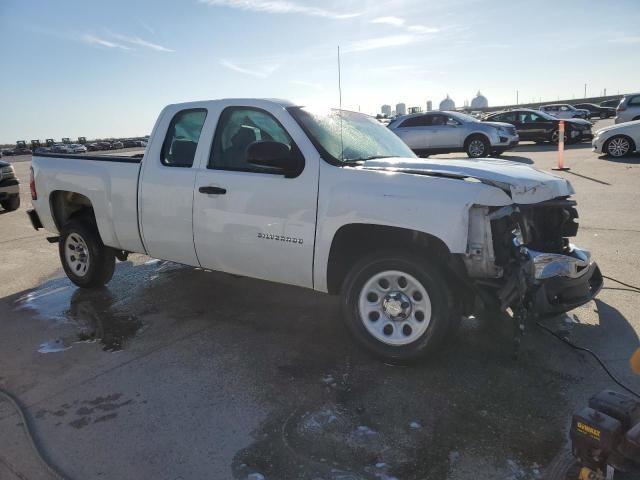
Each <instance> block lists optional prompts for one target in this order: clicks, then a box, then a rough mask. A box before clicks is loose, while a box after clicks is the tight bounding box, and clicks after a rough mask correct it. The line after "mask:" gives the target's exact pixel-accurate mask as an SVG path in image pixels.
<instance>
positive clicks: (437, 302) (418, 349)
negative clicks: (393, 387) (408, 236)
mask: <svg viewBox="0 0 640 480" xmlns="http://www.w3.org/2000/svg"><path fill="white" fill-rule="evenodd" d="M390 270H395V271H400V272H403V273H404V274H405V275H407V276H410V277H413V278H414V279H415V280H417V281H418V282H419V284H420V286H421V287H422V288H423V289H424V290H425V291H426V293H427V295H428V300H429V301H430V307H431V316H430V318H429V319H426V318H424V316H423V320H422V321H427V322H428V323H427V326H426V329H425V331H424V332H422V333H421V334H419V336H416V338H415V340H412V341H411V343H408V344H403V345H389V344H388V343H384V342H383V341H381V340H379V339H378V338H376V337H375V336H374V335H373V334H372V333H370V332H369V330H367V327H365V322H369V321H372V320H370V319H369V318H367V319H363V318H361V315H360V306H359V302H360V299H361V294H362V295H364V294H365V292H363V288H364V287H365V285H366V284H367V282H369V281H370V279H372V278H373V277H374V276H376V275H377V274H380V273H381V272H386V271H390ZM388 288H389V289H390V290H389V293H388V294H387V296H385V297H382V296H381V298H380V299H379V302H380V304H382V303H383V302H384V301H385V300H386V298H387V297H388V295H393V294H394V292H395V290H393V287H391V286H389V287H388ZM413 295H415V294H413ZM413 295H412V296H413ZM365 298H366V297H365ZM411 301H412V302H413V300H411ZM341 305H342V313H343V318H344V321H345V322H346V324H347V327H348V328H349V331H350V332H351V334H352V336H353V337H354V338H355V340H356V341H357V343H359V344H360V345H361V346H362V347H364V348H365V349H366V350H367V351H368V352H370V353H372V354H373V355H375V356H376V357H378V358H381V359H383V360H385V361H390V362H393V363H409V362H412V361H415V360H418V359H422V358H425V357H427V356H428V355H430V354H432V353H434V352H435V351H437V350H438V348H439V347H440V346H441V345H442V344H443V343H444V339H445V337H447V336H449V335H452V334H454V333H455V330H456V329H457V327H458V323H457V322H456V320H458V321H459V318H454V317H453V316H454V315H459V311H458V309H454V308H452V306H451V293H450V291H449V288H448V286H447V283H446V280H445V276H444V275H443V274H442V273H441V271H440V269H439V267H437V266H436V264H435V263H434V262H433V261H430V260H428V259H426V258H423V257H420V256H416V255H409V254H399V253H395V252H391V251H378V252H374V253H372V254H370V255H367V256H366V257H364V258H362V259H361V260H360V261H359V262H357V263H356V264H355V265H354V266H353V268H351V270H350V271H349V273H348V274H347V277H346V278H345V280H344V283H343V285H342V291H341ZM418 313H419V312H418V310H417V309H416V310H415V312H414V311H412V313H411V315H414V318H419V317H418ZM374 321H379V322H385V327H384V328H385V329H386V327H387V325H389V324H390V325H392V328H393V329H396V328H397V329H400V328H402V330H398V332H400V333H402V334H404V328H405V326H402V327H401V325H402V321H398V322H395V321H394V320H392V319H391V318H390V317H388V316H386V314H384V313H383V314H382V317H381V318H380V317H379V318H378V319H377V320H374ZM405 325H406V323H405ZM382 331H384V329H383V330H382ZM385 334H386V333H385ZM380 335H382V334H380Z"/></svg>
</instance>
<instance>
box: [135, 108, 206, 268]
mask: <svg viewBox="0 0 640 480" xmlns="http://www.w3.org/2000/svg"><path fill="white" fill-rule="evenodd" d="M164 117H166V121H167V122H168V125H167V124H164V125H162V124H159V125H158V126H157V127H156V131H154V135H153V136H154V138H155V137H157V136H159V137H162V136H163V132H165V133H164V141H163V142H162V143H160V142H154V143H152V146H151V148H150V149H149V150H148V151H147V152H146V153H145V157H144V161H143V162H142V171H141V173H140V180H139V182H138V211H139V228H140V233H141V236H142V240H143V242H144V245H145V248H146V250H147V253H148V254H149V255H151V256H152V257H155V258H161V259H163V260H172V261H174V262H178V263H183V264H185V265H193V266H197V265H198V259H197V258H196V253H195V248H194V245H193V221H192V209H193V185H194V183H195V178H196V170H195V168H194V161H195V159H196V158H197V155H200V154H206V150H207V149H206V146H205V147H203V145H202V144H201V143H200V134H201V132H202V128H203V126H204V123H205V120H206V118H207V110H206V109H204V108H194V109H187V110H180V111H177V112H175V113H174V114H173V115H164ZM131 228H135V226H133V225H132V227H131Z"/></svg>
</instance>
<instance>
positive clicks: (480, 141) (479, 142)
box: [465, 135, 491, 158]
mask: <svg viewBox="0 0 640 480" xmlns="http://www.w3.org/2000/svg"><path fill="white" fill-rule="evenodd" d="M490 151H491V144H490V143H489V140H487V139H486V138H485V137H482V136H479V135H477V136H475V137H471V138H470V139H468V140H467V142H466V144H465V152H466V153H467V155H468V156H469V157H470V158H480V157H486V156H487V155H488V154H489V152H490Z"/></svg>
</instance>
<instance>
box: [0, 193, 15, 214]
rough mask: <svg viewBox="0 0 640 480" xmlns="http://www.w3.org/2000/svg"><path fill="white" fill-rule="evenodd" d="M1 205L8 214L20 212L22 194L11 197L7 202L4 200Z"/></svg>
mask: <svg viewBox="0 0 640 480" xmlns="http://www.w3.org/2000/svg"><path fill="white" fill-rule="evenodd" d="M0 205H2V208H4V209H5V210H6V211H8V212H13V211H14V210H18V209H19V208H20V194H16V195H11V196H10V197H9V198H7V199H6V200H2V202H0Z"/></svg>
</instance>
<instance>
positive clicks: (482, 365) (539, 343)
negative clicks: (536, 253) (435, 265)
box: [0, 261, 638, 480]
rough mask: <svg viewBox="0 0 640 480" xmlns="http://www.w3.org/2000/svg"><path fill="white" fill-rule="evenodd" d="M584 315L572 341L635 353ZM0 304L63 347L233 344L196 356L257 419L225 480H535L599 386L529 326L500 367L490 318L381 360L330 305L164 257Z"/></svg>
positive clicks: (579, 363)
mask: <svg viewBox="0 0 640 480" xmlns="http://www.w3.org/2000/svg"><path fill="white" fill-rule="evenodd" d="M595 305H596V308H597V311H598V316H599V319H600V321H599V324H598V325H595V326H592V325H586V324H580V323H576V324H574V325H573V326H572V332H571V335H572V338H575V339H576V340H575V341H576V342H577V343H580V344H581V345H583V346H587V347H596V348H597V350H598V351H606V350H607V349H611V350H613V351H616V352H620V353H621V354H626V352H627V350H628V349H631V348H632V347H633V346H637V344H638V337H637V335H636V334H635V331H634V329H633V328H632V327H631V326H630V325H629V323H628V321H627V320H626V319H625V317H624V316H623V315H622V314H621V313H620V312H619V311H618V310H617V309H615V308H614V307H613V306H611V305H609V304H607V303H606V302H605V301H601V300H598V301H597V302H596V303H595ZM0 306H1V307H2V308H6V309H11V308H14V309H15V308H17V309H19V310H20V312H18V313H19V314H20V315H24V316H27V317H30V318H33V317H35V318H36V319H39V320H40V321H42V335H43V339H46V338H47V336H50V335H51V333H52V332H55V331H56V329H57V328H58V327H59V328H61V329H62V328H63V327H64V329H66V330H65V331H68V328H69V326H72V327H73V328H74V329H75V330H76V332H75V334H74V335H71V336H69V338H63V343H64V342H65V341H66V342H68V343H67V344H65V347H69V346H70V347H71V348H73V342H75V341H94V342H95V343H96V344H97V345H99V346H100V348H101V349H103V350H105V351H106V352H109V351H113V350H117V349H121V348H124V349H127V348H128V347H129V346H131V345H135V344H136V343H137V342H140V343H145V344H153V343H154V342H158V343H159V342H164V341H166V339H167V338H177V337H179V336H181V335H182V332H183V331H184V329H186V328H187V327H188V326H191V327H192V326H193V324H197V326H198V327H199V328H200V327H202V328H203V329H205V330H204V332H206V333H202V334H201V335H204V336H205V337H206V341H207V342H211V343H212V344H213V347H212V351H213V352H218V351H220V352H224V351H226V350H225V347H227V345H226V344H227V343H228V342H229V340H228V339H229V337H230V336H233V337H234V338H235V340H234V350H233V352H234V353H233V355H228V354H227V355H225V354H222V353H221V354H220V358H217V359H216V360H217V361H216V362H211V359H209V358H207V359H205V358H203V365H202V367H201V368H203V369H206V368H211V369H212V370H211V374H210V375H209V376H208V378H209V379H210V382H212V383H213V384H214V385H215V383H216V382H218V381H219V380H218V376H217V375H216V372H215V369H216V368H221V366H220V365H221V364H222V366H223V368H226V369H229V372H231V373H230V375H232V376H233V375H234V373H233V372H234V371H235V372H238V374H239V375H240V376H247V375H249V376H250V377H251V378H253V382H254V385H255V390H256V391H257V392H259V393H257V394H259V395H261V396H262V398H263V401H264V403H265V404H267V405H269V408H270V410H271V413H270V414H269V415H268V417H267V418H266V419H265V421H264V423H263V424H262V425H261V426H259V428H258V429H256V431H255V432H254V442H253V443H251V444H250V445H247V446H246V448H244V449H242V450H240V451H238V452H237V453H236V455H235V457H234V458H233V459H232V460H231V459H230V460H229V461H230V463H231V467H232V471H233V474H234V477H235V478H247V476H248V475H250V474H251V473H260V474H261V475H264V476H266V477H267V478H299V479H313V478H318V477H321V478H328V479H329V478H331V479H338V478H342V479H344V478H350V479H365V478H392V477H393V476H395V477H398V478H404V479H416V480H417V479H443V478H456V479H463V478H469V479H471V478H477V477H475V476H474V475H475V474H477V473H478V471H477V470H475V469H474V470H473V472H472V473H469V474H468V475H467V476H465V475H466V474H465V473H464V472H465V468H468V467H469V465H473V464H474V462H475V460H477V459H483V461H487V459H489V460H488V461H489V462H490V464H491V465H494V467H492V468H495V469H496V470H495V471H492V472H491V473H489V474H488V475H487V476H486V478H506V477H508V476H509V475H516V474H517V475H519V476H517V477H514V478H522V479H529V478H530V479H533V478H538V477H537V476H536V475H537V473H536V471H538V470H539V469H540V465H543V464H546V463H547V462H548V461H549V460H550V459H551V458H552V457H553V456H554V454H555V453H556V451H557V450H558V449H559V448H560V447H561V445H562V444H563V443H564V442H565V439H564V434H563V431H564V426H565V425H566V424H567V421H568V418H569V414H570V413H571V411H572V410H573V409H574V407H575V406H576V405H575V404H573V403H572V401H571V399H573V398H576V397H578V398H581V397H583V396H584V395H585V394H589V393H594V392H590V391H589V389H590V388H592V387H593V385H592V383H591V381H590V378H588V377H591V376H593V375H598V378H599V379H600V374H599V373H593V371H592V370H594V369H595V367H594V366H591V365H590V367H589V370H585V360H584V359H583V358H582V357H581V356H580V355H579V354H577V353H575V352H574V351H572V350H569V349H568V348H567V347H566V346H565V345H564V344H562V343H560V342H558V341H557V340H555V339H554V338H552V337H550V336H549V335H548V334H546V333H545V332H543V331H541V330H540V329H537V328H535V327H533V326H531V327H529V330H528V331H527V333H526V336H525V339H524V343H523V346H522V352H521V354H520V357H519V359H518V360H513V359H512V357H511V353H512V350H511V348H512V334H513V326H512V325H511V323H510V322H508V321H505V319H504V318H487V319H484V320H479V319H468V320H466V321H465V322H464V323H463V325H462V328H461V331H460V332H459V334H458V335H457V336H456V337H455V338H454V339H453V340H452V341H451V342H450V343H449V344H448V345H447V346H446V347H445V348H443V349H442V351H441V352H439V353H438V354H437V355H436V356H434V357H433V358H432V359H430V360H428V361H425V362H420V363H418V364H415V365H412V366H408V367H399V366H392V365H387V364H384V363H382V362H380V361H377V360H374V359H372V358H370V357H369V356H368V355H367V354H365V353H363V352H362V351H361V350H360V349H359V348H357V347H356V345H355V344H354V342H353V341H352V340H351V339H350V338H349V335H348V334H347V331H346V329H345V328H344V327H343V325H342V322H341V320H340V318H339V308H338V302H337V300H336V299H335V298H333V297H328V296H326V295H322V294H318V293H316V292H313V291H310V290H306V289H301V288H295V287H288V286H282V285H277V284H273V283H268V282H261V281H258V280H252V279H246V278H239V277H234V276H230V275H225V274H219V273H212V272H206V271H203V270H201V269H193V268H190V267H183V266H179V265H176V264H172V263H169V262H160V261H151V262H146V263H139V264H134V263H131V262H125V263H121V264H119V265H118V268H117V272H116V275H115V277H114V279H113V281H112V282H111V283H110V284H109V286H108V288H106V289H101V290H95V291H89V290H82V289H76V288H75V287H73V286H72V285H71V284H70V282H69V281H68V280H67V279H66V278H57V279H53V280H49V281H47V282H44V283H43V284H42V285H41V286H40V287H38V288H36V289H34V290H30V291H27V292H23V293H21V294H17V295H13V296H11V297H7V298H5V299H2V300H0ZM593 307H594V304H593V303H591V304H589V305H588V306H586V307H582V308H583V309H593ZM580 311H581V310H580V309H579V310H578V316H580ZM166 318H169V319H171V322H164V321H163V319H166ZM560 325H562V324H560ZM620 339H624V344H623V346H622V347H621V346H620V345H621V344H620ZM149 348H151V347H149ZM167 348H169V349H171V350H172V351H174V352H175V353H174V355H175V357H174V361H179V359H180V358H181V357H180V355H181V353H180V351H179V348H187V349H188V348H189V345H188V341H187V343H186V345H182V346H179V345H173V346H171V345H170V346H169V347H167ZM621 348H622V351H621V350H620V349H621ZM6 354H10V353H9V352H6ZM215 354H216V353H214V355H215ZM61 355H65V353H62V354H61ZM53 358H54V359H55V357H53ZM209 364H211V365H212V366H211V367H208V365H209ZM213 365H216V366H213ZM25 368H29V367H25ZM240 372H241V374H240ZM188 381H189V379H185V382H188ZM193 381H194V382H195V381H196V379H194V380H193ZM140 388H144V386H143V385H142V386H140ZM166 388H167V391H170V389H171V386H170V385H167V386H166ZM219 388H222V389H225V388H230V387H228V385H225V384H224V383H222V384H221V385H220V386H219ZM228 393H229V395H230V398H232V396H233V395H234V392H233V391H232V390H231V391H229V392H228ZM205 404H206V401H205V399H203V408H209V407H205ZM149 408H150V407H149ZM211 415H215V411H211ZM175 422H180V417H179V415H176V418H175ZM514 469H517V470H518V472H521V473H517V472H514ZM385 476H386V477H385Z"/></svg>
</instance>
